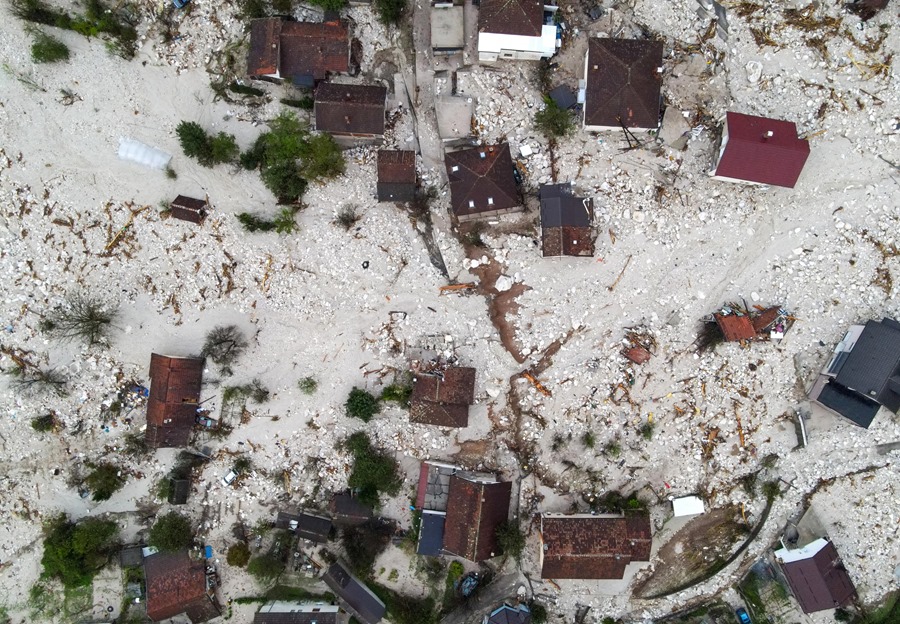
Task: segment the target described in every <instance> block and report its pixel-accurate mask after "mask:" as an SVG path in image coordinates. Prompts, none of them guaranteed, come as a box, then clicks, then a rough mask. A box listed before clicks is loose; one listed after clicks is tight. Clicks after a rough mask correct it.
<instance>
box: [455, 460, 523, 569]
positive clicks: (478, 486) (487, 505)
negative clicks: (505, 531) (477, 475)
mask: <svg viewBox="0 0 900 624" xmlns="http://www.w3.org/2000/svg"><path fill="white" fill-rule="evenodd" d="M511 493H512V483H509V482H506V483H475V482H473V481H469V480H468V479H462V478H460V477H458V476H453V477H451V478H450V496H449V499H448V501H447V519H446V521H445V523H444V550H445V551H447V552H449V553H452V554H454V555H457V556H459V557H463V558H464V559H468V560H469V561H484V560H485V559H490V558H491V557H495V556H497V555H499V554H500V548H499V546H498V544H497V535H496V534H497V527H498V526H500V525H501V524H502V523H504V522H506V520H507V519H508V518H509V500H510V495H511Z"/></svg>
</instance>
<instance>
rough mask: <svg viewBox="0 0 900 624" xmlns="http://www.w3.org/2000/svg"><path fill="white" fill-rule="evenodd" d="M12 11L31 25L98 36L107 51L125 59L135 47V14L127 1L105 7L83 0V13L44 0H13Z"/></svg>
mask: <svg viewBox="0 0 900 624" xmlns="http://www.w3.org/2000/svg"><path fill="white" fill-rule="evenodd" d="M12 13H13V15H15V16H16V17H18V18H19V19H21V20H24V21H26V22H31V23H33V24H43V25H45V26H53V27H55V28H61V29H63V30H73V31H75V32H77V33H79V34H81V35H84V36H85V37H88V38H92V37H102V38H103V39H104V40H105V41H106V43H107V49H109V51H110V52H112V53H114V54H117V55H118V56H121V57H122V58H124V59H126V60H130V59H132V58H134V54H135V52H136V50H137V39H138V35H137V30H136V28H135V26H137V23H138V20H137V15H136V13H135V12H134V10H133V7H131V6H130V5H128V4H120V5H117V6H116V7H107V6H105V5H104V4H103V3H102V2H100V0H87V1H86V3H85V12H84V13H83V14H77V13H76V14H74V15H70V14H69V13H67V12H65V11H61V10H59V9H56V8H54V7H51V6H50V5H49V4H47V3H46V2H44V0H13V2H12Z"/></svg>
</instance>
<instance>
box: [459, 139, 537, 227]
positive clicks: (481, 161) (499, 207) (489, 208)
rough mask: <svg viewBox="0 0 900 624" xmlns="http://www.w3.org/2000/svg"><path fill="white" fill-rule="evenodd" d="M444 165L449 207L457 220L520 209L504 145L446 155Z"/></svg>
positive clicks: (520, 203) (507, 151)
mask: <svg viewBox="0 0 900 624" xmlns="http://www.w3.org/2000/svg"><path fill="white" fill-rule="evenodd" d="M444 163H445V164H446V167H447V177H448V178H449V179H450V208H451V210H452V211H453V214H454V215H456V218H457V219H459V220H460V221H469V220H471V219H479V218H484V217H495V216H498V215H502V214H508V213H511V212H520V211H522V210H524V206H523V205H522V201H521V199H520V198H519V189H518V187H517V186H516V178H515V174H514V173H513V172H514V168H513V162H512V156H510V153H509V144H508V143H501V144H500V145H481V146H479V147H472V148H469V149H464V150H459V151H457V152H448V153H447V154H446V155H445V156H444Z"/></svg>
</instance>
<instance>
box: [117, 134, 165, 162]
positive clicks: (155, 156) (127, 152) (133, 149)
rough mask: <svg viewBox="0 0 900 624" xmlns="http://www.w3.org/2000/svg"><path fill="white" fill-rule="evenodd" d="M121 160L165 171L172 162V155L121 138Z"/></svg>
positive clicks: (138, 142)
mask: <svg viewBox="0 0 900 624" xmlns="http://www.w3.org/2000/svg"><path fill="white" fill-rule="evenodd" d="M119 158H121V159H122V160H130V161H132V162H136V163H138V164H141V165H144V166H146V167H152V168H154V169H165V168H166V166H167V165H168V164H169V161H170V160H172V155H171V154H166V153H165V152H164V151H162V150H158V149H156V148H155V147H150V146H149V145H146V144H144V143H141V142H140V141H135V140H134V139H126V138H125V137H120V138H119Z"/></svg>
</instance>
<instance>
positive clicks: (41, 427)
mask: <svg viewBox="0 0 900 624" xmlns="http://www.w3.org/2000/svg"><path fill="white" fill-rule="evenodd" d="M57 427H59V419H58V418H57V417H56V414H54V413H53V412H50V413H49V414H44V415H43V416H36V417H34V418H32V419H31V428H32V429H34V430H35V431H38V432H40V433H46V432H48V431H56V429H57Z"/></svg>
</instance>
